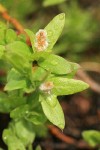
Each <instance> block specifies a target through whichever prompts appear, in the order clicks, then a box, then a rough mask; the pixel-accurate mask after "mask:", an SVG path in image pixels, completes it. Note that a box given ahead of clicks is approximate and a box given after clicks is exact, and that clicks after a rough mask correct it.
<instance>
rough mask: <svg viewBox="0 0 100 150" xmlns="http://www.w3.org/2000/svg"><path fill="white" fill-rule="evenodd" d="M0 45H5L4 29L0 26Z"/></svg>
mask: <svg viewBox="0 0 100 150" xmlns="http://www.w3.org/2000/svg"><path fill="white" fill-rule="evenodd" d="M0 45H5V29H2V28H0Z"/></svg>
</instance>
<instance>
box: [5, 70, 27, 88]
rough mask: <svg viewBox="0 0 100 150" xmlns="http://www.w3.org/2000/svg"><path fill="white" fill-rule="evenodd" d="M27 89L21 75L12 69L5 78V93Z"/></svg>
mask: <svg viewBox="0 0 100 150" xmlns="http://www.w3.org/2000/svg"><path fill="white" fill-rule="evenodd" d="M26 87H27V85H26V81H25V79H24V78H23V76H21V74H20V73H19V72H18V71H17V70H15V69H14V68H12V69H11V70H10V72H9V73H8V76H7V84H6V86H5V88H4V90H6V91H11V90H16V89H25V88H26Z"/></svg>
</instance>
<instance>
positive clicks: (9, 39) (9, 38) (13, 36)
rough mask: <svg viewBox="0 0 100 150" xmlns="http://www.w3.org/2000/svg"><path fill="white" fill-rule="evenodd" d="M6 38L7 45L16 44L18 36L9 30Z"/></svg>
mask: <svg viewBox="0 0 100 150" xmlns="http://www.w3.org/2000/svg"><path fill="white" fill-rule="evenodd" d="M5 38H6V42H7V43H11V42H14V41H15V40H16V39H17V34H16V32H15V31H14V30H12V29H8V30H7V31H6V37H5Z"/></svg>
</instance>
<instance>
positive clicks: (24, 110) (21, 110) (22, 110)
mask: <svg viewBox="0 0 100 150" xmlns="http://www.w3.org/2000/svg"><path fill="white" fill-rule="evenodd" d="M29 110H30V107H29V105H27V104H25V105H21V106H19V107H17V108H15V109H14V110H12V111H11V113H10V117H11V118H13V119H16V118H17V119H20V118H24V117H25V116H26V115H27V114H28V113H29Z"/></svg>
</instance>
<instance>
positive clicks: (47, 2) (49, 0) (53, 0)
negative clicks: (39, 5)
mask: <svg viewBox="0 0 100 150" xmlns="http://www.w3.org/2000/svg"><path fill="white" fill-rule="evenodd" d="M65 1H66V0H44V2H43V6H45V7H46V6H51V5H57V4H60V3H63V2H65Z"/></svg>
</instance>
